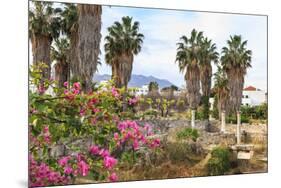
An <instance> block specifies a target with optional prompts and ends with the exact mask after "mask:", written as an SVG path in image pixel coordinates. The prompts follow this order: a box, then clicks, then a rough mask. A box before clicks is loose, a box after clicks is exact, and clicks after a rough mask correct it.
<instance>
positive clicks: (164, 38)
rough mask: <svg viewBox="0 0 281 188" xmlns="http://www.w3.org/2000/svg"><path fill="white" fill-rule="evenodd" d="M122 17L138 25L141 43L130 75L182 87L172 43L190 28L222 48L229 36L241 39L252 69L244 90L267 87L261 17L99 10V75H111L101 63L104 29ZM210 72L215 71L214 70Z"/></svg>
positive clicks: (264, 44) (116, 8)
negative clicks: (141, 34)
mask: <svg viewBox="0 0 281 188" xmlns="http://www.w3.org/2000/svg"><path fill="white" fill-rule="evenodd" d="M123 16H132V17H133V19H134V20H136V21H139V22H140V32H141V33H143V34H144V36H145V39H144V43H143V47H142V51H141V52H140V53H139V54H138V55H137V56H136V57H135V61H134V67H133V74H142V75H146V76H150V75H152V76H155V77H158V78H165V79H168V80H169V81H171V82H172V83H174V84H176V85H178V86H182V85H183V84H184V76H183V74H181V73H179V70H178V67H177V65H176V64H175V55H176V43H177V42H178V41H179V38H180V37H181V36H182V35H188V36H189V33H190V32H191V30H192V29H193V28H195V29H197V30H200V31H203V32H204V35H205V36H207V37H209V38H210V39H212V40H213V41H214V42H215V43H216V44H217V47H218V52H220V51H221V48H222V47H223V46H224V45H225V43H226V40H227V39H229V36H230V35H234V34H237V35H242V37H243V39H244V40H248V48H249V49H251V50H252V51H253V57H252V68H251V69H249V70H248V74H247V76H246V81H245V86H248V85H253V86H255V87H257V88H260V89H264V90H265V89H266V87H267V85H266V84H267V81H266V79H267V52H266V51H267V29H266V28H267V27H266V25H267V23H266V17H265V16H253V15H237V14H222V13H207V12H191V11H175V10H162V9H143V8H131V7H130V8H128V7H112V6H111V7H109V6H104V7H103V13H102V22H103V24H102V35H103V38H102V44H101V48H102V54H101V60H102V65H101V66H100V67H99V74H105V73H106V74H111V69H110V67H108V66H107V65H105V63H103V62H104V50H103V44H104V37H105V36H106V35H107V28H108V27H109V26H111V25H112V24H113V22H114V21H119V20H120V19H121V18H122V17H123ZM214 70H216V69H215V67H214Z"/></svg>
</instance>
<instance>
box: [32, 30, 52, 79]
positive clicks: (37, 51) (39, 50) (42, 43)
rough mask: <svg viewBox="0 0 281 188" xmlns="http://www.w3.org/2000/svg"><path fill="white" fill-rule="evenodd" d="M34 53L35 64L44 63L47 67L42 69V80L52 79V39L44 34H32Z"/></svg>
mask: <svg viewBox="0 0 281 188" xmlns="http://www.w3.org/2000/svg"><path fill="white" fill-rule="evenodd" d="M31 44H32V55H33V62H32V63H33V64H34V65H38V64H39V63H44V64H45V65H46V66H47V67H46V68H44V69H42V80H46V79H50V77H51V58H50V52H51V39H50V37H47V36H44V35H37V34H32V37H31Z"/></svg>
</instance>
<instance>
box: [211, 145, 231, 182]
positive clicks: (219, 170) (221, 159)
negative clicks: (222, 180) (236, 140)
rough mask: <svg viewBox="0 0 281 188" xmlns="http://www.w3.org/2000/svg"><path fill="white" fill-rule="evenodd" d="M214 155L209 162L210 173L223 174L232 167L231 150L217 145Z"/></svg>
mask: <svg viewBox="0 0 281 188" xmlns="http://www.w3.org/2000/svg"><path fill="white" fill-rule="evenodd" d="M211 154H212V157H211V158H210V159H209V161H208V163H207V167H208V173H209V175H211V176H213V175H223V174H225V173H226V172H227V171H229V169H230V151H229V149H227V148H222V147H217V148H215V149H213V151H212V153H211Z"/></svg>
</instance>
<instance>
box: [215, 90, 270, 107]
mask: <svg viewBox="0 0 281 188" xmlns="http://www.w3.org/2000/svg"><path fill="white" fill-rule="evenodd" d="M242 94H243V96H242V105H245V106H258V105H261V104H262V103H266V102H267V93H266V92H265V91H263V90H260V89H257V88H255V87H253V86H248V87H246V88H244V89H243V93H242ZM209 103H210V109H211V110H213V108H214V98H210V99H209Z"/></svg>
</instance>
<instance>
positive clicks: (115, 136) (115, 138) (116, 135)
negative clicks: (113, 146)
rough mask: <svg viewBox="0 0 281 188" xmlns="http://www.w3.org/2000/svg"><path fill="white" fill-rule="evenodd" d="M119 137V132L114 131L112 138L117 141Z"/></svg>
mask: <svg viewBox="0 0 281 188" xmlns="http://www.w3.org/2000/svg"><path fill="white" fill-rule="evenodd" d="M118 139H119V134H118V133H114V140H115V141H117V140H118Z"/></svg>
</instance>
